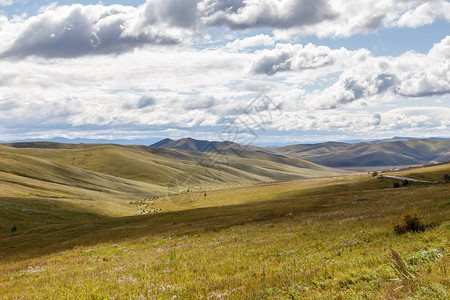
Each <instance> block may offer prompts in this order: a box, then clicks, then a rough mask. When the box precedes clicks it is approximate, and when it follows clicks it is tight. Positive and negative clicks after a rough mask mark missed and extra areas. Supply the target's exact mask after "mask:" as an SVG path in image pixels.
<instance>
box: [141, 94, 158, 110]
mask: <svg viewBox="0 0 450 300" xmlns="http://www.w3.org/2000/svg"><path fill="white" fill-rule="evenodd" d="M155 103H156V101H155V99H154V98H153V97H150V96H142V97H141V98H140V99H139V101H138V103H137V108H138V109H143V108H146V107H149V106H153V105H155Z"/></svg>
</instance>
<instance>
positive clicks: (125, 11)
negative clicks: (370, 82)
mask: <svg viewBox="0 0 450 300" xmlns="http://www.w3.org/2000/svg"><path fill="white" fill-rule="evenodd" d="M10 2H11V1H10V0H6V1H5V0H3V1H2V2H1V3H3V4H4V5H6V4H9V3H10ZM439 17H445V18H447V20H449V19H450V4H449V3H448V1H444V0H429V1H426V2H424V1H420V0H403V1H392V0H380V1H372V0H333V1H331V0H278V1H271V0H183V1H179V0H147V1H146V3H145V4H143V5H141V6H139V7H133V6H124V5H111V6H104V5H81V4H77V5H70V6H59V5H57V4H53V5H50V6H47V7H45V8H43V9H41V10H39V12H38V14H37V15H35V16H31V17H26V16H23V17H14V18H12V19H10V20H8V19H7V18H6V17H4V16H0V39H1V40H2V45H1V46H0V58H1V57H3V58H5V57H15V58H24V57H28V56H39V57H44V58H53V57H60V58H72V57H77V56H83V55H91V54H117V53H124V52H128V51H131V50H134V49H136V48H140V47H143V46H146V45H174V44H183V43H184V42H188V41H190V40H192V39H193V38H197V37H201V35H202V33H204V32H205V30H207V29H208V28H211V27H228V28H231V29H232V30H247V29H253V28H268V29H273V30H274V39H275V40H279V39H290V38H296V37H298V36H299V35H316V36H318V37H329V36H332V37H343V36H344V37H345V36H351V35H354V34H358V33H362V32H370V31H375V30H378V29H380V28H386V27H394V26H400V27H403V26H408V27H417V26H421V25H424V24H429V23H431V22H433V21H434V20H435V19H436V18H439ZM271 39H272V38H270V37H268V36H265V35H259V36H255V37H248V38H244V39H243V40H240V41H239V42H238V41H236V43H231V44H230V45H228V46H229V49H242V48H248V47H254V46H258V45H260V46H271V45H273V42H272V41H271Z"/></svg>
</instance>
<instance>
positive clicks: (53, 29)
mask: <svg viewBox="0 0 450 300" xmlns="http://www.w3.org/2000/svg"><path fill="white" fill-rule="evenodd" d="M138 14H139V10H138V9H136V8H134V7H130V6H121V5H113V6H103V5H88V6H83V5H71V6H57V7H52V8H50V9H46V10H45V11H43V12H42V13H40V14H38V15H36V16H33V17H30V18H28V19H23V20H14V21H12V23H13V24H12V25H11V30H12V29H14V30H15V32H17V33H16V34H11V32H9V33H8V32H2V34H3V35H4V36H9V38H10V40H6V41H5V43H4V47H5V48H4V49H3V52H2V53H1V54H0V57H2V58H5V57H14V58H23V57H27V56H40V57H45V58H52V57H63V58H70V57H77V56H83V55H88V54H111V53H122V52H127V51H129V50H132V49H134V48H139V47H142V46H144V45H173V44H178V43H181V42H182V39H183V36H182V35H181V34H180V32H176V31H173V30H172V31H170V30H167V31H164V30H160V28H158V27H154V26H151V25H148V26H137V24H136V20H137V19H138V18H137V15H138ZM3 22H5V21H4V20H3ZM12 27H15V28H12Z"/></svg>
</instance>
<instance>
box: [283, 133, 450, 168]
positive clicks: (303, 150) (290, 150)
mask: <svg viewBox="0 0 450 300" xmlns="http://www.w3.org/2000/svg"><path fill="white" fill-rule="evenodd" d="M449 149H450V140H431V139H422V140H419V139H413V140H406V141H388V142H379V143H357V144H345V143H333V142H330V143H322V144H315V145H292V146H286V147H281V148H278V149H277V150H276V151H277V152H278V153H281V154H284V155H286V156H290V157H297V158H301V159H305V160H308V161H311V162H314V163H317V164H321V165H325V166H329V167H363V166H395V165H422V164H428V163H435V162H445V161H447V160H448V159H449V158H450V155H449Z"/></svg>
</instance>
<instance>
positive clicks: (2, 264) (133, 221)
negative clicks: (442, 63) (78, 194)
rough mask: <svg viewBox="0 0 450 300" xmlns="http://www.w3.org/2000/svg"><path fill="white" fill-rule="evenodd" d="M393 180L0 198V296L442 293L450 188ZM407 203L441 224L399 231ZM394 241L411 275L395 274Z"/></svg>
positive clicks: (437, 295)
mask: <svg viewBox="0 0 450 300" xmlns="http://www.w3.org/2000/svg"><path fill="white" fill-rule="evenodd" d="M433 168H434V170H435V171H438V172H448V171H449V170H450V168H449V165H448V164H447V165H442V166H440V167H439V168H436V166H435V167H433ZM414 172H415V173H416V174H419V175H420V174H422V173H423V172H425V173H427V174H428V175H430V176H438V175H437V174H434V173H433V169H431V168H426V169H416V170H414ZM439 176H440V175H439ZM394 181H395V180H394V179H391V178H385V177H384V178H383V177H378V178H377V177H372V176H371V175H368V174H364V175H359V176H343V177H337V178H317V179H308V180H297V181H290V182H277V183H269V184H259V185H252V186H248V187H239V188H234V189H222V190H216V191H210V192H208V195H207V197H206V198H205V199H203V200H201V201H199V202H198V204H201V205H202V206H203V207H198V206H197V203H194V204H193V205H192V206H190V207H186V208H185V209H184V210H182V211H174V212H167V213H158V214H151V215H142V216H130V217H125V218H103V217H101V216H97V215H95V214H85V213H84V212H83V211H80V210H79V209H77V208H76V207H71V206H70V205H64V206H61V205H59V204H60V202H58V201H50V200H46V201H34V200H31V201H32V202H30V199H12V200H11V199H8V198H0V207H1V208H2V209H0V220H2V223H3V224H1V225H2V226H1V228H0V229H1V230H2V232H1V233H0V257H1V258H2V259H0V287H1V288H0V298H2V299H3V298H5V299H16V298H17V299H22V298H26V299H41V298H46V299H47V298H50V299H60V298H74V299H75V298H76V299H85V298H86V299H88V298H102V299H103V298H105V299H106V298H108V299H109V298H120V299H121V298H131V299H135V298H143V297H141V296H142V295H143V291H144V293H145V296H144V298H145V297H146V298H155V299H172V298H175V296H176V298H177V299H199V298H205V299H207V298H212V299H215V298H219V297H217V295H218V293H220V294H221V295H230V297H228V298H232V299H246V298H251V299H265V298H269V299H272V298H275V299H284V298H286V291H287V292H289V295H292V297H289V298H296V299H333V298H336V297H340V298H351V299H360V298H367V297H369V298H370V299H372V298H373V299H387V298H392V299H407V298H414V299H447V298H448V297H446V296H447V294H448V284H449V282H448V271H447V269H448V268H446V266H448V262H449V258H448V255H446V253H448V251H449V246H448V235H449V229H450V227H449V220H450V218H449V216H450V214H449V196H450V195H449V192H450V191H449V189H448V185H447V184H445V183H438V184H423V183H411V184H409V185H408V186H405V187H400V188H393V187H392V183H393V182H394ZM207 201H210V202H211V203H210V204H213V203H216V205H214V206H215V207H205V206H212V205H207V203H206V202H207ZM218 201H220V203H218ZM249 202H251V203H249ZM55 204H56V206H55ZM230 204H237V205H230ZM5 208H6V209H5ZM190 208H191V209H190ZM408 209H415V210H417V211H418V212H419V214H420V216H421V219H422V220H423V222H425V223H428V222H433V221H434V220H441V225H440V226H437V227H434V228H429V229H428V230H426V231H425V232H421V233H411V234H405V235H401V236H399V235H397V234H395V232H394V231H393V230H392V221H393V220H398V218H399V217H400V216H401V215H402V213H403V212H404V211H405V210H408ZM10 216H13V217H14V218H11V217H10ZM2 217H3V218H2ZM76 218H79V221H76V220H75V219H76ZM17 219H19V220H17ZM14 225H17V231H15V232H14V233H13V232H11V231H10V228H11V226H14ZM391 249H393V250H395V251H396V252H398V254H399V255H400V257H401V258H402V260H403V261H404V264H405V265H406V268H407V270H411V272H413V273H411V274H413V275H414V278H413V280H414V281H411V279H410V278H406V279H405V277H401V274H400V275H399V274H398V273H397V270H398V269H399V268H396V267H395V261H394V260H392V259H391ZM400 271H401V270H400ZM408 272H409V271H408ZM412 284H413V285H412ZM24 286H26V287H27V288H26V289H23V287H24ZM143 287H145V288H144V289H143ZM430 287H432V288H430ZM368 295H370V296H368ZM389 295H394V296H395V297H390V296H389ZM388 296H389V297H388Z"/></svg>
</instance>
